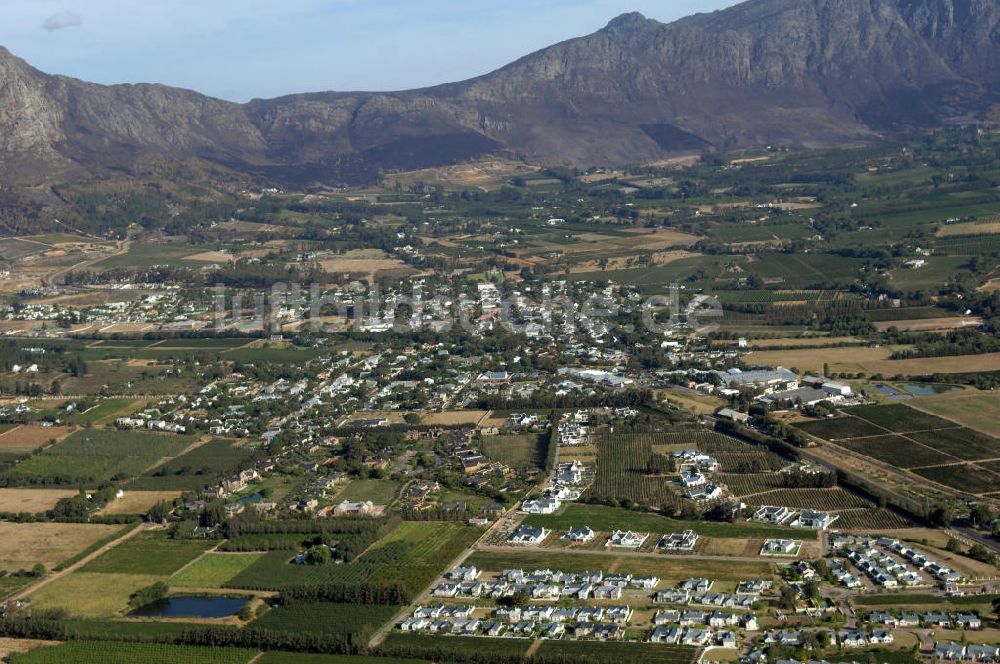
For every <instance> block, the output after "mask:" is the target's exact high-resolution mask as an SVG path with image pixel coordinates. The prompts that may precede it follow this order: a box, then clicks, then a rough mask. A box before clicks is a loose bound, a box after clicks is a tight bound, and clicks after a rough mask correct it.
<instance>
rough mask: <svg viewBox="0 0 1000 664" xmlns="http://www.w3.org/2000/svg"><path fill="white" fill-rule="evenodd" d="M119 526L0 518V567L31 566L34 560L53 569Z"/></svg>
mask: <svg viewBox="0 0 1000 664" xmlns="http://www.w3.org/2000/svg"><path fill="white" fill-rule="evenodd" d="M120 528H121V527H120V526H105V525H98V524H89V523H12V522H9V521H0V569H4V570H7V571H8V572H14V571H17V570H19V569H29V570H30V569H31V568H32V567H33V566H34V565H35V564H36V563H41V564H43V565H45V567H46V568H48V569H52V568H53V567H55V566H56V565H59V564H60V563H62V562H63V561H65V560H66V559H67V558H70V557H72V556H75V555H76V554H77V553H79V552H80V551H83V550H85V549H86V548H87V547H89V546H91V545H92V544H94V543H95V542H99V541H100V540H102V539H104V538H105V537H108V536H109V535H113V534H114V533H116V532H118V530H119V529H120Z"/></svg>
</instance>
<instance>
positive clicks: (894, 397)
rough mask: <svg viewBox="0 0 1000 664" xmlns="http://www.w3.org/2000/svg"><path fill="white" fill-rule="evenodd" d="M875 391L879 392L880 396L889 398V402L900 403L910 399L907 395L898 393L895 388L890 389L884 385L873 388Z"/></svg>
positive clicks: (880, 384)
mask: <svg viewBox="0 0 1000 664" xmlns="http://www.w3.org/2000/svg"><path fill="white" fill-rule="evenodd" d="M875 389H876V390H878V391H879V392H881V393H882V394H884V395H886V396H887V397H889V400H890V401H901V400H903V399H909V398H910V395H909V394H906V393H905V392H900V391H899V390H897V389H896V388H894V387H890V386H889V385H885V384H884V383H879V384H878V385H876V386H875Z"/></svg>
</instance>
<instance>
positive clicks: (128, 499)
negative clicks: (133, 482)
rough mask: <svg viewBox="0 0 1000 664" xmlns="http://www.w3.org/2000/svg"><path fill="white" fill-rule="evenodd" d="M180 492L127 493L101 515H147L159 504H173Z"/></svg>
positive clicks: (108, 505) (106, 507)
mask: <svg viewBox="0 0 1000 664" xmlns="http://www.w3.org/2000/svg"><path fill="white" fill-rule="evenodd" d="M180 495H181V492H180V491H126V492H125V495H124V496H122V497H121V498H119V499H118V500H113V501H111V502H110V503H108V504H107V505H106V506H105V507H104V509H102V510H101V514H145V513H146V512H148V511H149V509H150V508H151V507H152V506H153V505H156V504H157V503H159V502H163V501H166V502H171V501H173V500H174V499H175V498H177V497H179V496H180Z"/></svg>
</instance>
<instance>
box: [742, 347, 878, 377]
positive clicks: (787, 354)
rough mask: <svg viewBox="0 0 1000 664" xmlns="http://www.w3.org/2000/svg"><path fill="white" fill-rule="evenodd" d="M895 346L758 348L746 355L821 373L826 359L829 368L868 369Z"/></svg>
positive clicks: (766, 362)
mask: <svg viewBox="0 0 1000 664" xmlns="http://www.w3.org/2000/svg"><path fill="white" fill-rule="evenodd" d="M894 350H895V348H894V347H892V346H882V347H880V348H867V347H857V346H846V347H842V348H823V349H820V350H817V349H811V348H794V349H790V350H755V351H753V352H752V353H750V354H749V355H747V361H748V362H750V363H752V364H760V365H766V366H782V367H788V368H791V367H795V368H796V369H799V370H800V371H803V372H815V373H822V371H823V364H824V363H826V364H829V365H830V371H838V372H839V371H846V372H852V373H853V372H861V371H868V366H869V365H870V364H871V363H873V362H888V361H889V357H890V356H891V355H892V353H893V352H894Z"/></svg>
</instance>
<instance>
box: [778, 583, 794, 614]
mask: <svg viewBox="0 0 1000 664" xmlns="http://www.w3.org/2000/svg"><path fill="white" fill-rule="evenodd" d="M798 601H799V593H798V592H797V591H796V590H795V588H792V587H791V586H785V587H784V588H782V589H781V599H779V600H778V605H779V606H780V607H781V608H783V609H785V610H786V611H794V610H795V607H796V606H797V605H798Z"/></svg>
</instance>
